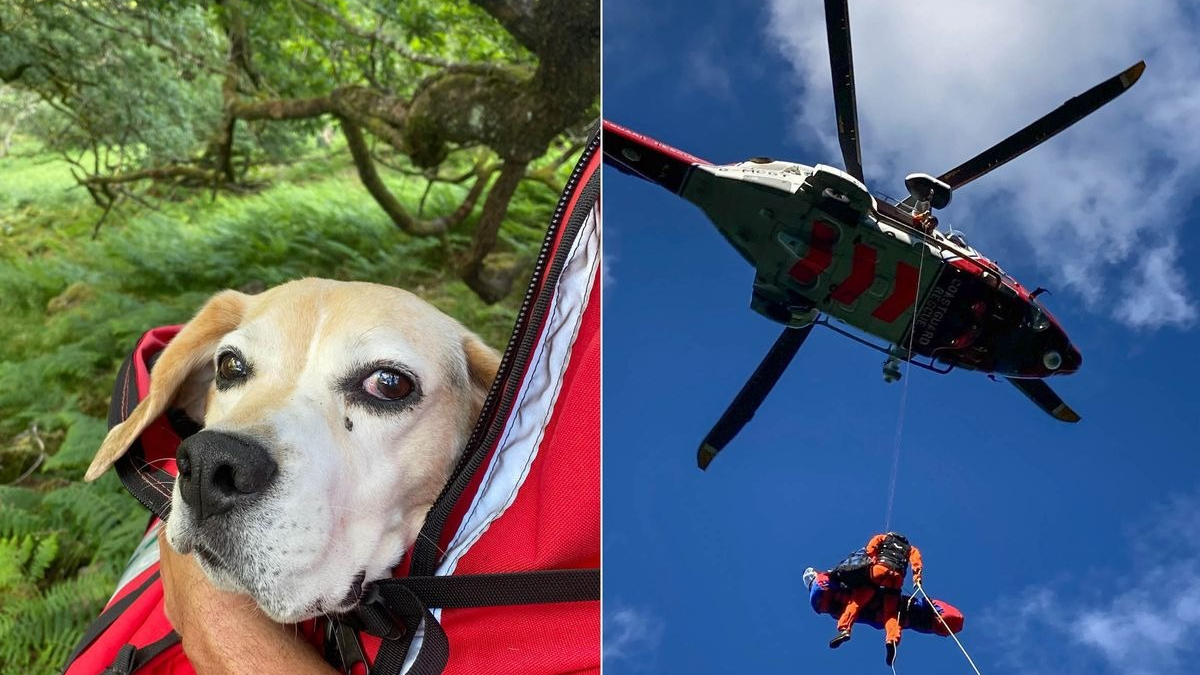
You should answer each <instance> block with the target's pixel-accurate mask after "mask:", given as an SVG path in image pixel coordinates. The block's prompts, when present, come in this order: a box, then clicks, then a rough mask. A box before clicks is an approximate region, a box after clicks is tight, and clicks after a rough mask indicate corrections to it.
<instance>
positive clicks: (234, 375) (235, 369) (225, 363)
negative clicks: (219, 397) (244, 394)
mask: <svg viewBox="0 0 1200 675" xmlns="http://www.w3.org/2000/svg"><path fill="white" fill-rule="evenodd" d="M249 374H250V368H249V367H248V366H247V365H246V362H245V361H243V360H242V357H241V356H239V355H237V354H235V353H233V352H225V353H224V354H222V355H221V356H220V357H219V358H218V359H217V378H218V379H220V380H223V381H225V382H232V381H234V380H240V379H242V378H244V377H246V376H247V375H249Z"/></svg>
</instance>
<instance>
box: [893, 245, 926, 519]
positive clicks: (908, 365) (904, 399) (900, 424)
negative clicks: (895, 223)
mask: <svg viewBox="0 0 1200 675" xmlns="http://www.w3.org/2000/svg"><path fill="white" fill-rule="evenodd" d="M925 248H926V246H925V242H924V241H922V242H921V259H920V262H919V263H917V265H918V266H917V294H918V295H919V294H920V292H921V276H922V275H923V274H924V272H925ZM918 299H919V298H918ZM916 312H917V309H916V307H915V306H914V308H913V318H912V322H911V323H910V326H909V330H908V359H907V360H906V361H905V363H904V384H903V385H902V389H901V390H900V412H899V413H898V414H897V415H896V441H895V443H894V445H893V447H892V475H891V478H890V479H889V480H888V500H887V515H886V517H885V518H884V519H883V531H884V532H890V531H891V529H892V504H893V503H894V502H895V501H896V479H897V477H899V475H900V441H901V438H902V437H903V436H904V412H905V410H906V409H907V407H908V381H909V380H910V379H911V378H910V377H909V375H911V374H912V348H913V341H914V338H915V337H916V334H917V315H916Z"/></svg>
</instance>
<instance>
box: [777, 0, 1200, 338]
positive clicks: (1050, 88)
mask: <svg viewBox="0 0 1200 675" xmlns="http://www.w3.org/2000/svg"><path fill="white" fill-rule="evenodd" d="M1187 2H1188V0H1145V1H1143V2H1127V1H1126V0H1093V1H1090V2H1083V1H1081V0H1074V1H1071V2H1043V1H1042V0H987V1H976V2H959V1H958V0H909V1H907V2H895V1H894V0H854V2H851V3H850V5H851V6H850V18H851V32H852V41H853V45H854V64H855V76H856V80H857V93H858V110H859V125H860V127H861V133H860V137H861V139H862V148H863V164H864V166H865V168H866V173H867V178H868V180H869V182H870V183H871V184H873V185H875V186H878V187H879V189H882V190H884V191H885V192H891V193H893V194H895V193H899V195H900V196H903V194H904V190H903V186H902V185H901V178H902V177H903V176H904V175H905V174H907V173H909V172H913V171H924V172H928V173H933V174H938V173H941V172H942V171H945V170H947V169H949V168H950V167H953V166H955V165H957V164H958V163H960V162H962V161H963V160H965V159H967V158H969V157H971V156H972V155H974V154H976V153H977V152H979V151H981V150H983V149H984V148H986V147H988V146H990V145H992V144H993V143H995V142H997V141H999V140H1000V139H1002V138H1003V137H1005V136H1007V135H1008V134H1010V133H1012V132H1013V131H1016V130H1017V129H1019V128H1021V127H1022V126H1024V125H1026V124H1028V123H1029V122H1032V121H1033V120H1034V119H1035V118H1037V117H1038V116H1040V115H1042V114H1044V113H1046V112H1049V110H1051V109H1052V108H1053V107H1055V106H1057V105H1059V104H1060V103H1062V102H1063V101H1065V100H1066V99H1067V98H1069V97H1071V96H1074V95H1076V94H1079V93H1081V92H1082V91H1084V90H1085V89H1086V88H1088V87H1091V86H1092V85H1095V84H1097V83H1099V82H1100V81H1101V80H1103V79H1105V78H1107V77H1109V76H1111V75H1114V74H1116V73H1117V72H1120V71H1121V70H1122V69H1124V68H1126V67H1128V66H1129V65H1131V64H1132V63H1134V62H1135V61H1137V60H1138V59H1142V58H1144V59H1145V60H1146V62H1147V70H1146V74H1145V75H1144V76H1143V77H1142V80H1141V81H1140V82H1138V84H1137V85H1136V86H1135V87H1134V88H1133V89H1131V90H1130V91H1129V92H1127V93H1126V94H1124V95H1123V96H1122V97H1121V98H1119V99H1117V101H1115V102H1113V103H1111V104H1109V106H1107V107H1106V108H1103V109H1101V110H1100V111H1099V112H1097V113H1095V114H1093V115H1092V116H1091V117H1089V118H1087V119H1086V120H1084V121H1083V122H1081V123H1079V124H1078V125H1076V126H1075V127H1073V128H1071V129H1070V130H1069V131H1067V132H1065V133H1064V134H1062V135H1060V136H1058V137H1056V138H1055V139H1053V140H1051V141H1049V142H1047V143H1046V144H1045V145H1043V146H1041V147H1039V148H1037V149H1036V150H1033V151H1031V152H1030V154H1029V155H1028V156H1025V157H1022V158H1020V159H1018V160H1016V161H1014V162H1013V163H1011V164H1009V165H1006V166H1004V167H1003V168H1001V169H999V170H997V171H996V172H994V173H992V174H989V175H988V176H986V177H985V178H983V179H981V180H980V181H978V182H977V183H973V184H971V185H970V186H967V187H964V188H963V190H962V191H961V193H959V194H957V195H956V196H955V204H954V205H952V206H951V208H950V209H949V210H948V212H947V216H948V218H946V219H944V220H951V219H952V220H953V221H954V222H955V223H956V224H958V225H960V226H966V228H965V229H967V230H968V231H969V232H970V233H971V234H973V235H974V237H973V239H974V240H975V241H986V242H987V244H988V247H989V250H990V251H996V250H1000V251H1001V252H1002V253H1006V254H1007V255H1008V256H1030V257H1032V259H1033V260H1034V261H1035V262H1036V263H1037V264H1038V266H1039V268H1040V269H1041V271H1042V272H1043V273H1044V274H1047V275H1049V276H1050V277H1051V278H1052V279H1053V280H1054V282H1055V283H1057V284H1059V285H1065V286H1067V287H1069V288H1070V289H1071V290H1072V291H1074V292H1075V293H1076V294H1077V295H1078V297H1080V298H1082V300H1083V301H1084V302H1085V303H1087V306H1088V307H1090V308H1091V309H1092V310H1093V311H1098V312H1106V313H1110V314H1111V315H1112V316H1113V317H1114V318H1116V319H1118V320H1120V321H1122V322H1124V323H1126V324H1128V325H1131V326H1136V327H1147V328H1154V327H1159V326H1164V325H1174V326H1181V327H1182V326H1188V325H1190V324H1191V323H1192V322H1194V321H1195V319H1196V317H1197V310H1196V305H1195V302H1194V301H1193V300H1192V298H1191V296H1190V294H1189V292H1188V289H1187V279H1186V278H1185V277H1184V275H1183V274H1182V273H1180V271H1179V269H1178V266H1177V261H1178V260H1179V257H1180V256H1179V250H1178V232H1179V229H1180V227H1181V226H1182V225H1184V223H1183V222H1182V215H1183V214H1184V212H1185V210H1186V208H1187V206H1188V205H1189V202H1190V201H1191V200H1193V199H1194V198H1195V197H1196V196H1197V195H1200V187H1198V186H1197V185H1196V184H1195V181H1194V177H1195V175H1197V173H1198V172H1200V46H1198V42H1197V41H1196V40H1195V35H1196V34H1197V31H1198V30H1200V26H1197V19H1196V15H1195V12H1194V11H1190V10H1189V9H1188V8H1187ZM770 7H771V11H770V20H769V24H768V26H767V29H766V30H767V33H768V35H769V36H770V37H772V38H773V39H774V40H775V42H776V45H777V47H778V50H779V52H780V53H781V54H783V56H784V57H785V58H786V59H787V60H788V61H789V63H790V64H791V66H792V68H793V73H792V74H793V76H794V77H795V79H796V80H797V84H798V85H799V89H798V95H797V100H796V101H795V105H796V119H797V128H796V129H795V132H796V133H797V134H799V135H800V136H802V137H804V138H819V139H820V141H821V143H822V145H823V147H824V149H825V151H826V153H827V155H828V156H829V158H830V160H834V159H835V158H838V157H840V154H839V151H838V150H837V141H836V138H835V134H834V122H833V102H832V95H831V83H830V76H829V63H828V47H827V45H826V38H825V32H824V18H823V14H822V4H821V3H819V2H813V1H812V0H771V2H770ZM971 223H975V224H974V225H971ZM1043 285H1047V284H1043Z"/></svg>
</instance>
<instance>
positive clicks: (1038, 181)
mask: <svg viewBox="0 0 1200 675" xmlns="http://www.w3.org/2000/svg"><path fill="white" fill-rule="evenodd" d="M820 5H821V3H820V2H818V1H817V0H786V1H785V0H772V1H771V2H764V3H758V2H743V3H730V2H716V1H709V0H704V1H697V2H684V1H681V0H680V1H673V2H659V3H645V2H641V1H635V0H605V3H604V11H605V17H604V21H605V25H604V44H605V46H604V54H605V56H604V68H605V70H604V111H605V116H606V117H608V118H609V119H612V120H614V121H616V122H618V123H620V124H623V125H625V126H628V127H631V128H633V129H635V130H638V131H641V132H643V133H646V134H649V135H651V136H654V137H656V138H659V139H660V140H662V141H664V142H666V143H669V144H671V145H674V146H676V147H679V148H681V149H683V150H686V151H688V152H691V153H692V154H695V155H697V156H700V157H704V158H707V159H709V160H711V161H715V162H732V161H740V160H742V159H745V158H747V157H751V156H758V155H767V156H771V157H775V158H779V159H790V160H793V161H799V162H802V163H806V164H810V165H811V164H814V163H817V162H825V163H832V164H836V165H840V158H839V156H838V153H837V152H836V149H835V148H836V145H835V139H834V135H833V125H832V121H831V120H832V102H831V98H830V91H829V90H830V85H829V76H828V70H827V68H828V66H827V65H826V63H825V61H824V59H825V45H824V40H825V38H824V32H823V26H822V25H821V23H820V21H821V18H820V17H821V14H820ZM893 5H894V6H893ZM900 5H903V8H904V10H903V12H902V11H901V9H899V7H900ZM960 5H969V6H970V9H964V8H962V7H960ZM850 12H851V20H852V28H853V38H854V47H855V66H856V73H857V77H858V85H859V89H858V101H859V115H860V122H861V125H862V128H863V133H862V136H863V161H864V165H865V166H866V173H867V178H868V184H869V185H871V186H872V187H874V188H875V189H878V190H883V191H885V192H889V193H892V194H896V193H902V192H903V185H902V183H901V179H902V177H903V175H904V174H905V173H908V172H910V171H926V172H929V173H933V174H937V173H941V172H942V171H943V170H945V169H947V168H949V167H950V166H953V165H955V164H957V163H958V162H959V161H961V160H963V159H965V158H967V157H969V156H971V155H972V154H974V153H975V152H977V151H978V150H981V149H983V148H984V147H986V146H988V145H990V144H991V143H993V142H995V141H997V140H999V139H1000V138H1002V137H1003V136H1006V135H1007V134H1008V133H1010V132H1011V131H1013V130H1015V129H1016V128H1018V127H1020V126H1022V125H1024V124H1025V123H1027V122H1029V121H1032V119H1034V118H1035V117H1037V116H1039V115H1041V114H1042V113H1044V112H1046V111H1048V110H1049V109H1050V108H1052V107H1054V106H1055V105H1057V104H1058V103H1060V102H1062V101H1063V100H1065V99H1066V98H1068V97H1070V96H1072V95H1074V94H1077V93H1079V92H1081V91H1083V90H1084V89H1085V88H1087V87H1090V86H1091V85H1093V84H1095V83H1097V82H1099V81H1100V80H1101V79H1104V78H1105V77H1108V76H1110V75H1112V74H1115V73H1116V72H1119V71H1120V70H1121V69H1123V68H1124V67H1126V66H1128V65H1130V64H1132V63H1133V62H1134V61H1136V60H1138V59H1139V58H1145V59H1146V61H1147V64H1148V68H1147V71H1146V74H1145V75H1144V76H1143V78H1142V81H1141V82H1139V83H1138V84H1137V86H1135V87H1134V88H1133V89H1132V90H1131V91H1130V92H1128V93H1127V94H1125V96H1123V97H1122V98H1121V99H1118V100H1117V101H1116V102H1114V103H1112V104H1111V105H1110V106H1109V107H1108V108H1106V109H1104V110H1102V111H1100V112H1099V113H1097V114H1095V115H1094V116H1092V117H1090V118H1088V119H1087V120H1085V121H1084V122H1082V123H1081V124H1079V125H1078V126H1077V127H1075V128H1074V129H1072V130H1071V131H1069V132H1067V133H1066V134H1064V135H1063V136H1060V137H1059V138H1056V139H1054V140H1052V141H1050V142H1048V143H1047V144H1045V145H1043V146H1041V147H1039V148H1038V149H1036V150H1034V151H1032V152H1030V153H1029V154H1028V155H1026V156H1024V157H1022V158H1020V159H1019V160H1017V161H1016V162H1014V163H1012V164H1010V165H1008V166H1006V167H1004V168H1002V169H999V170H998V171H996V172H995V173H994V174H991V175H989V176H987V177H986V178H985V179H982V180H981V181H979V182H978V183H976V184H972V185H971V186H969V187H966V188H964V189H963V190H962V192H961V193H960V194H958V195H956V197H955V202H954V204H953V205H951V207H950V208H949V209H948V210H947V211H945V212H943V215H942V217H941V220H942V222H943V224H944V223H946V222H951V223H953V224H954V225H955V226H956V227H957V228H958V229H961V230H964V231H965V232H966V233H967V234H968V235H969V237H970V239H971V242H972V243H973V244H974V245H976V246H977V247H978V248H980V249H982V250H983V251H984V252H985V253H987V254H988V255H989V256H991V257H994V258H996V259H997V260H998V261H999V262H1000V263H1001V264H1002V265H1003V266H1004V267H1005V269H1006V270H1008V271H1009V272H1010V273H1012V274H1013V275H1014V276H1016V277H1017V278H1018V279H1020V280H1022V282H1023V283H1024V284H1025V285H1026V286H1029V287H1031V288H1032V287H1034V286H1039V285H1040V286H1046V287H1049V288H1050V289H1051V290H1052V292H1053V295H1052V296H1050V297H1049V298H1046V300H1047V304H1048V306H1049V307H1050V308H1051V310H1052V311H1053V312H1054V313H1055V315H1056V316H1057V317H1058V319H1059V320H1060V321H1061V322H1062V323H1063V324H1064V325H1065V327H1066V329H1067V331H1068V332H1069V334H1070V335H1071V337H1072V339H1073V340H1074V341H1075V342H1076V344H1078V345H1079V347H1080V349H1081V350H1082V352H1083V354H1084V366H1083V369H1082V370H1081V371H1080V372H1079V373H1078V374H1076V375H1072V376H1070V377H1064V378H1058V379H1054V380H1052V384H1053V385H1054V386H1055V388H1056V389H1057V390H1058V391H1059V393H1060V394H1061V395H1062V396H1063V397H1064V398H1065V399H1066V400H1067V401H1068V402H1069V403H1070V404H1071V405H1072V406H1073V407H1074V408H1075V409H1076V410H1078V411H1079V412H1080V413H1081V414H1082V415H1083V418H1084V419H1083V421H1082V422H1081V423H1080V424H1078V425H1074V426H1072V425H1066V424H1062V423H1059V422H1056V421H1054V420H1052V419H1051V418H1049V417H1048V416H1046V415H1044V414H1043V413H1041V412H1040V411H1039V410H1037V409H1036V408H1034V407H1033V406H1032V405H1031V404H1030V403H1028V402H1027V401H1026V400H1025V399H1024V398H1023V397H1022V396H1020V394H1019V393H1018V392H1016V391H1015V390H1014V389H1013V388H1012V387H1010V386H1007V385H1004V384H998V383H992V382H989V381H988V380H987V379H986V378H984V377H983V376H981V375H978V374H971V373H959V372H955V373H951V374H950V375H947V376H936V375H933V374H930V373H926V372H923V371H915V372H912V373H910V374H909V375H908V378H907V383H908V402H907V407H906V409H905V412H904V428H903V436H902V440H901V444H900V465H899V474H898V482H897V491H896V497H895V503H894V512H893V516H892V523H893V526H894V527H896V528H898V529H900V530H902V531H904V532H906V533H908V534H909V536H910V537H911V538H912V539H913V541H914V542H915V543H917V544H918V545H919V546H920V547H921V549H922V551H923V553H924V555H925V558H926V561H927V571H926V585H927V589H928V590H929V591H930V592H931V593H932V594H933V595H934V596H935V597H941V598H943V599H945V600H947V601H949V602H951V603H953V604H955V605H956V606H958V607H959V608H960V609H961V610H962V611H963V612H964V613H965V614H966V629H965V630H964V632H963V633H962V634H961V638H962V639H963V641H964V643H965V644H966V646H967V648H968V649H969V650H970V651H971V653H972V655H973V656H974V657H975V660H976V662H977V663H978V665H979V666H980V669H981V670H982V671H983V672H984V673H987V674H992V673H1022V674H1023V675H1039V674H1040V673H1113V674H1119V675H1141V674H1142V673H1156V674H1163V675H1170V674H1172V673H1184V672H1191V671H1192V670H1194V668H1189V667H1187V666H1189V665H1191V664H1189V659H1190V660H1192V661H1194V659H1196V658H1198V657H1200V640H1196V639H1195V635H1196V634H1197V631H1198V630H1200V515H1197V514H1200V453H1197V452H1196V441H1195V439H1196V437H1197V435H1198V434H1200V395H1198V394H1197V393H1196V391H1195V385H1194V382H1195V380H1196V377H1197V375H1200V367H1198V366H1197V358H1198V357H1197V354H1196V348H1197V345H1200V340H1198V339H1197V338H1198V337H1200V332H1198V330H1197V323H1196V322H1197V314H1196V295H1197V280H1198V279H1200V263H1197V262H1196V259H1197V256H1198V255H1200V229H1198V228H1197V227H1196V226H1195V223H1196V221H1198V220H1200V218H1198V216H1200V200H1198V199H1197V196H1198V195H1200V186H1198V185H1196V184H1195V180H1194V177H1195V175H1197V172H1198V171H1200V52H1198V51H1197V47H1196V46H1195V44H1194V42H1196V40H1195V38H1196V37H1197V33H1198V32H1200V30H1198V29H1197V17H1196V14H1195V10H1194V9H1190V8H1189V7H1186V6H1185V5H1183V4H1182V3H1179V2H1173V1H1168V0H1156V1H1153V2H1145V3H1128V2H1116V1H1115V0H1113V1H1108V0H1105V1H1103V2H1089V3H1082V2H1079V1H1076V0H1072V1H1071V2H1063V3H1040V2H1033V1H1032V0H1008V1H1005V2H994V1H989V2H981V3H954V2H951V1H950V0H920V1H914V2H908V3H889V2H886V0H852V2H851V7H850ZM604 204H605V206H604V208H605V214H604V215H605V257H606V268H607V271H608V276H607V279H606V285H605V355H604V363H605V381H604V399H605V400H604V419H605V425H604V434H605V436H604V457H605V459H604V491H605V507H604V508H605V511H604V530H605V535H604V536H605V538H604V555H605V558H604V567H605V615H606V620H605V631H606V635H605V644H606V650H607V653H608V655H607V656H606V658H605V665H606V672H607V673H610V674H613V675H620V674H625V673H630V674H632V673H650V672H654V673H666V672H674V673H729V672H754V673H776V672H778V673H839V674H847V675H850V674H856V673H880V672H887V669H886V667H885V666H884V665H883V644H882V643H883V635H882V633H881V632H878V631H874V630H871V629H869V628H867V627H860V628H859V629H858V630H857V631H856V633H855V637H854V639H853V640H852V641H851V642H850V643H848V644H846V645H845V646H843V647H842V648H841V649H839V650H837V651H831V650H829V649H828V648H827V646H826V643H827V641H828V639H829V638H830V637H832V635H833V634H834V632H835V631H834V621H833V619H831V618H830V617H826V616H818V615H816V614H814V613H813V612H812V610H811V609H809V607H808V605H807V597H806V594H805V592H804V589H803V586H802V584H801V580H800V575H801V573H802V571H803V570H804V568H805V567H806V566H808V565H813V566H816V567H825V566H829V565H832V564H834V563H836V562H837V560H839V559H840V558H841V557H842V556H843V555H844V554H845V553H846V552H848V551H849V550H851V549H853V548H855V547H858V546H861V545H863V544H864V543H865V542H866V539H867V538H868V537H869V536H870V535H871V534H873V533H874V532H876V531H879V530H880V529H881V528H882V527H883V525H884V520H885V517H886V510H887V490H888V482H889V477H890V474H891V461H892V457H893V451H894V448H895V444H896V436H897V425H898V418H899V415H900V398H901V392H902V387H903V384H902V383H901V384H891V385H885V384H884V383H883V381H882V378H881V376H880V365H881V361H882V359H881V358H880V356H879V355H878V354H876V353H875V352H872V351H869V350H867V349H865V348H862V347H860V346H858V345H855V344H854V343H852V342H850V341H848V340H845V339H843V338H840V337H838V336H837V335H835V334H833V333H832V332H829V331H822V330H817V331H814V333H813V335H812V336H811V337H810V339H809V341H808V343H807V344H806V345H805V348H804V350H802V352H801V353H800V355H799V356H798V357H797V359H796V361H795V362H794V363H793V365H792V368H791V369H790V370H789V371H788V373H787V374H785V376H784V378H783V380H782V381H781V382H780V385H779V386H778V387H777V389H776V390H775V392H774V393H773V395H772V396H771V398H770V399H768V401H767V403H766V404H765V405H764V406H763V408H762V409H761V411H760V412H759V414H758V416H757V417H756V418H755V419H754V420H753V421H752V422H751V424H750V425H749V426H748V427H747V428H746V430H745V431H744V432H743V433H742V435H741V436H740V437H739V438H738V439H737V440H735V441H734V443H733V444H731V445H730V447H729V448H728V449H727V450H726V451H725V452H724V453H723V454H722V455H721V456H720V457H718V458H717V460H716V461H715V462H714V463H713V465H712V466H711V467H710V469H709V471H708V472H706V473H702V472H700V471H699V470H697V469H696V468H695V464H694V461H695V459H694V458H695V448H696V444H697V443H698V441H699V440H700V439H701V438H702V437H703V435H704V433H705V432H706V431H707V430H708V428H709V427H710V426H711V425H712V423H713V422H714V421H715V420H716V418H717V417H718V416H719V415H720V412H721V411H722V410H723V409H724V407H725V405H726V404H727V403H728V402H729V401H730V400H731V399H732V397H733V395H734V393H736V391H737V390H738V388H739V387H740V386H741V384H742V382H743V381H744V379H745V378H746V376H747V375H748V374H749V373H750V372H751V371H752V370H753V368H754V366H755V365H756V364H757V363H758V361H759V359H760V358H761V357H762V355H763V354H764V353H765V351H766V349H767V348H768V347H769V346H770V344H771V342H772V341H773V340H774V339H775V337H776V336H777V335H778V332H779V331H778V327H777V326H775V325H773V324H771V323H770V322H768V321H767V320H766V319H763V318H761V317H760V316H758V315H757V314H755V313H753V312H751V311H750V310H749V308H748V303H749V298H750V284H751V281H752V279H753V272H752V270H751V269H750V267H749V266H747V265H746V264H745V263H744V262H743V261H742V260H741V259H740V257H739V256H738V255H737V254H736V253H735V252H734V251H733V250H732V249H731V248H729V247H728V246H727V245H726V244H725V243H724V241H723V240H722V239H721V237H720V236H719V235H718V234H717V231H716V230H715V228H713V227H712V225H711V224H710V223H709V222H708V221H707V220H706V219H705V218H704V217H703V215H702V214H701V213H700V211H699V210H698V209H696V208H695V207H693V206H691V205H690V204H688V203H686V202H683V201H682V200H679V199H677V198H675V197H672V196H671V195H670V194H669V193H667V192H665V191H663V190H661V189H659V188H656V187H654V186H651V185H649V184H646V183H643V182H641V181H637V180H635V179H633V178H630V177H628V176H625V175H623V174H619V173H617V172H615V171H611V170H608V171H606V173H605V183H604ZM1189 223H1190V225H1189ZM897 672H900V673H905V672H939V673H955V672H964V673H968V672H970V670H969V667H968V666H967V664H966V662H965V660H964V659H963V657H962V655H961V654H960V653H959V652H958V650H957V648H956V647H955V646H954V644H953V642H951V641H950V640H949V639H943V638H937V637H933V636H924V635H918V634H908V635H906V636H905V640H904V643H903V645H902V648H901V655H900V660H899V661H898V663H897Z"/></svg>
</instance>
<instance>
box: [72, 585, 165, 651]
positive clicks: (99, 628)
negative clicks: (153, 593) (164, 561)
mask: <svg viewBox="0 0 1200 675" xmlns="http://www.w3.org/2000/svg"><path fill="white" fill-rule="evenodd" d="M156 581H158V571H157V570H155V572H154V574H151V575H150V576H148V577H146V580H145V581H143V582H142V585H141V586H138V587H137V588H135V589H133V590H132V591H130V592H129V593H126V594H125V597H123V598H121V599H120V600H118V601H117V602H115V603H113V604H112V605H111V606H109V608H108V609H106V610H104V611H103V612H101V613H100V616H98V617H96V620H95V621H93V622H92V624H91V625H90V626H88V629H87V632H86V633H84V634H83V637H82V638H81V639H80V640H79V644H78V645H77V646H76V647H75V651H73V652H71V655H70V656H68V657H67V665H66V666H64V667H63V670H64V671H65V670H66V669H67V668H69V667H70V666H71V664H72V663H74V662H75V659H77V658H79V655H80V654H82V653H83V650H85V649H87V648H88V647H90V646H91V645H92V643H93V642H95V641H96V638H98V637H100V634H101V633H103V632H104V631H106V630H108V627H109V626H111V625H113V623H114V622H115V621H116V620H117V617H119V616H121V615H122V614H123V613H125V610H127V609H129V606H130V605H132V604H133V603H134V601H135V600H137V599H138V597H139V596H141V594H142V593H145V592H146V589H147V588H150V587H151V586H153V585H154V582H156Z"/></svg>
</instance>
